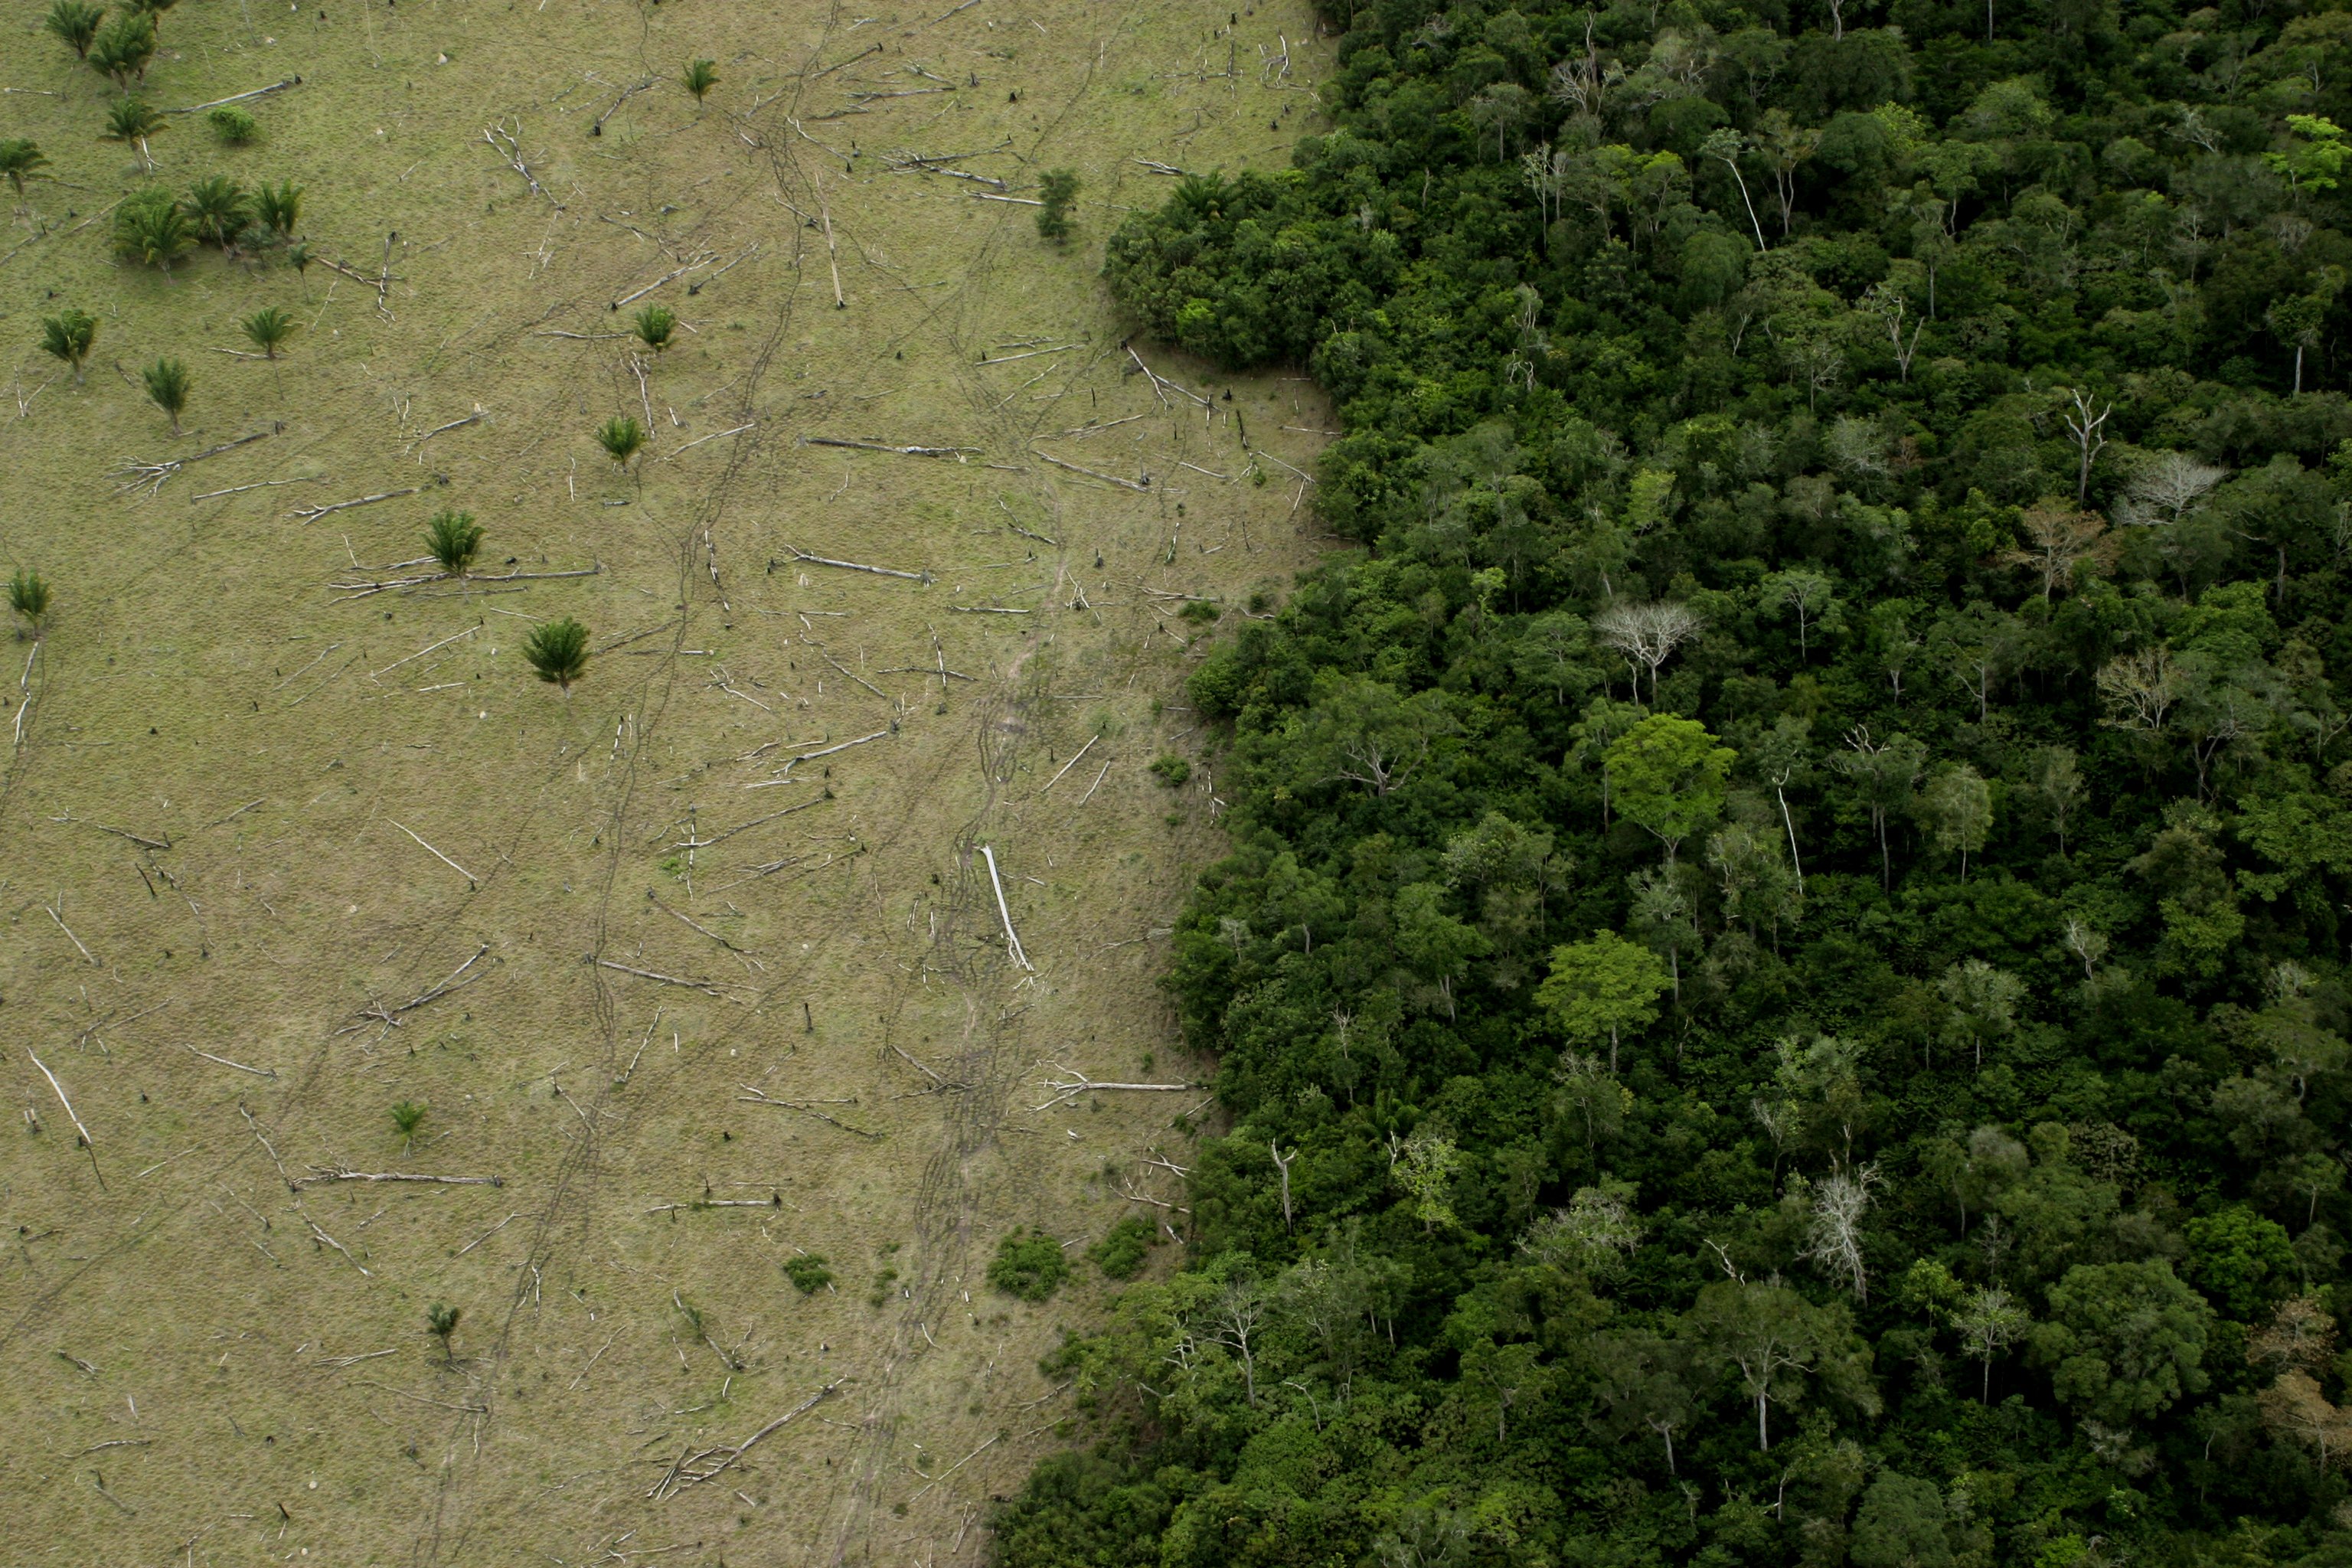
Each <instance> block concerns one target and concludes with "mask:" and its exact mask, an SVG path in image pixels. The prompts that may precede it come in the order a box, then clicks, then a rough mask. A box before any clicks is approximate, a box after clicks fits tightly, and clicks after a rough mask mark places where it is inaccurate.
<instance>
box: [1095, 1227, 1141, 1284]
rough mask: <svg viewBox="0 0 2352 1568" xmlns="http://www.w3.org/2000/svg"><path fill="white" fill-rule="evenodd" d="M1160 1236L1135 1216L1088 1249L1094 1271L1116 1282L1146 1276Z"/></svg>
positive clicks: (1111, 1229)
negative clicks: (1145, 1268) (1147, 1262)
mask: <svg viewBox="0 0 2352 1568" xmlns="http://www.w3.org/2000/svg"><path fill="white" fill-rule="evenodd" d="M1156 1239H1157V1233H1156V1232H1154V1231H1153V1230H1152V1228H1151V1226H1150V1225H1148V1224H1146V1223H1145V1222H1144V1221H1143V1220H1142V1219H1141V1218H1139V1217H1138V1216H1137V1215H1128V1216H1127V1217H1126V1218H1125V1219H1123V1220H1121V1221H1119V1222H1118V1224H1117V1225H1115V1226H1111V1227H1110V1234H1109V1235H1108V1236H1106V1237H1103V1238H1102V1239H1101V1240H1100V1241H1097V1242H1096V1243H1095V1244H1094V1245H1093V1246H1092V1247H1088V1248H1087V1257H1088V1258H1092V1259H1094V1264H1095V1267H1096V1268H1099V1269H1101V1270H1102V1271H1103V1273H1104V1274H1105V1275H1107V1276H1108V1277H1109V1278H1110V1279H1134V1278H1135V1277H1136V1276H1137V1275H1139V1274H1140V1273H1142V1272H1143V1260H1144V1258H1146V1257H1148V1256H1150V1252H1151V1247H1152V1243H1153V1242H1154V1241H1155V1240H1156Z"/></svg>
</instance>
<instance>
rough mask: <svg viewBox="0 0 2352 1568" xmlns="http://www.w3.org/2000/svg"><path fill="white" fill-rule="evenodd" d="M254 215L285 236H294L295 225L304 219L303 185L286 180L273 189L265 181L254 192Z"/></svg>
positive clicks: (288, 237) (289, 237)
mask: <svg viewBox="0 0 2352 1568" xmlns="http://www.w3.org/2000/svg"><path fill="white" fill-rule="evenodd" d="M253 216H254V217H255V218H256V219H257V220H258V221H259V222H261V223H263V224H266V225H268V226H269V227H271V228H274V229H276V230H277V231H278V234H279V235H280V236H282V237H285V238H287V239H291V238H293V237H294V226H295V225H296V224H299V223H300V222H301V221H302V187H301V186H299V185H298V184H295V183H294V182H293V181H291V180H285V181H281V182H280V183H279V184H278V187H277V188H276V189H275V190H273V189H271V188H270V186H269V185H268V183H267V182H265V183H263V184H260V185H259V186H257V187H256V188H255V190H254V193H253Z"/></svg>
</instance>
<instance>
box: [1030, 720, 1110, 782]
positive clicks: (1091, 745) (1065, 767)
mask: <svg viewBox="0 0 2352 1568" xmlns="http://www.w3.org/2000/svg"><path fill="white" fill-rule="evenodd" d="M1101 739H1102V736H1101V735H1099V734H1097V735H1096V736H1095V738H1094V741H1088V742H1087V743H1086V744H1085V745H1083V746H1080V747H1079V748H1078V755H1077V756H1076V757H1072V758H1071V759H1070V760H1069V761H1068V762H1066V763H1063V764H1062V773H1068V772H1069V771H1070V770H1071V769H1072V768H1075V767H1076V766H1077V765H1078V758H1079V757H1083V756H1085V755H1086V754H1087V752H1091V751H1093V750H1094V749H1095V741H1099V740H1101ZM1062 773H1055V775H1054V776H1053V777H1052V778H1049V779H1047V780H1046V781H1045V789H1041V790H1039V791H1038V792H1037V793H1038V794H1039V795H1044V794H1045V790H1046V789H1052V788H1053V787H1054V786H1055V784H1060V783H1061V782H1062Z"/></svg>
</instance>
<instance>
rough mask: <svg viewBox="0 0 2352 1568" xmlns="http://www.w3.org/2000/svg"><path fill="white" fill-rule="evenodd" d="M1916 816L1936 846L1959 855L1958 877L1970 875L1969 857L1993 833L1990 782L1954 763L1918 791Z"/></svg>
mask: <svg viewBox="0 0 2352 1568" xmlns="http://www.w3.org/2000/svg"><path fill="white" fill-rule="evenodd" d="M1918 812H1919V818H1920V820H1921V821H1922V822H1925V823H1926V824H1927V831H1928V832H1929V834H1931V835H1932V836H1933V837H1934V838H1935V840H1936V847H1937V848H1938V849H1941V850H1942V851H1944V853H1946V854H1948V855H1949V854H1952V853H1955V852H1957V853H1958V855H1959V858H1960V880H1961V881H1963V882H1965V881H1967V880H1968V879H1969V856H1971V855H1973V854H1975V853H1976V852H1977V851H1978V850H1979V849H1982V848H1983V847H1985V840H1986V838H1988V837H1990V836H1991V833H1992V785H1991V784H1988V783H1987V782H1985V778H1984V775H1983V774H1981V773H1978V772H1977V771H1976V769H1974V768H1972V767H1970V766H1969V764H1968V763H1953V764H1952V765H1951V766H1949V767H1948V768H1945V769H1944V770H1943V771H1942V772H1940V773H1937V775H1936V776H1935V777H1934V778H1932V779H1929V780H1928V781H1927V788H1926V789H1925V790H1923V791H1921V792H1920V795H1919V805H1918Z"/></svg>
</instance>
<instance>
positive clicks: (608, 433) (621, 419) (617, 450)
mask: <svg viewBox="0 0 2352 1568" xmlns="http://www.w3.org/2000/svg"><path fill="white" fill-rule="evenodd" d="M596 445H598V446H599V447H604V456H606V457H608V458H612V459H613V464H614V467H615V468H622V469H626V468H628V466H629V459H630V458H634V457H635V456H636V455H637V454H638V453H639V452H642V451H644V450H645V449H646V427H645V426H642V425H640V424H638V423H637V422H636V421H635V419H633V418H630V417H627V416H614V417H613V418H611V419H607V420H605V421H604V424H602V425H599V426H596Z"/></svg>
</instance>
